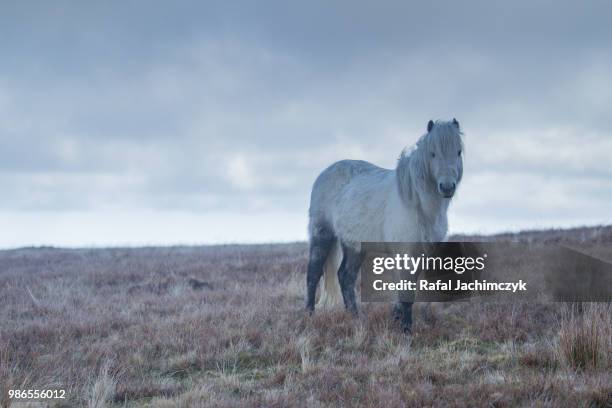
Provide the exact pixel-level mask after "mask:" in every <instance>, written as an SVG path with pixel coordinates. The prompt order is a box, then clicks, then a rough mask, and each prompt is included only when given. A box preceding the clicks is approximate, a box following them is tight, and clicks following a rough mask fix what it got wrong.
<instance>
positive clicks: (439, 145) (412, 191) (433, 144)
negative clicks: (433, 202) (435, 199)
mask: <svg viewBox="0 0 612 408" xmlns="http://www.w3.org/2000/svg"><path fill="white" fill-rule="evenodd" d="M462 135H463V132H462V131H461V129H460V128H459V126H458V125H457V124H455V123H453V122H452V121H448V122H446V121H439V120H437V121H436V122H435V123H434V126H433V128H432V129H431V131H430V132H427V133H425V134H424V135H423V136H421V137H420V138H419V140H418V141H417V142H416V143H415V145H414V146H411V147H410V148H405V149H404V150H402V153H401V154H400V157H399V159H398V161H397V168H396V174H397V182H398V188H399V192H400V196H401V197H402V200H403V201H404V203H405V204H409V203H410V202H413V203H414V199H415V196H416V195H418V194H419V193H421V192H425V191H426V190H427V188H428V186H427V183H426V180H427V171H428V166H427V157H428V155H429V152H432V151H435V152H439V151H442V150H443V149H444V147H445V146H452V145H453V144H455V143H457V142H458V143H459V146H460V148H461V149H463V138H462Z"/></svg>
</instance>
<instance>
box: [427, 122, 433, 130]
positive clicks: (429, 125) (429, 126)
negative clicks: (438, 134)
mask: <svg viewBox="0 0 612 408" xmlns="http://www.w3.org/2000/svg"><path fill="white" fill-rule="evenodd" d="M433 127H434V122H433V120H430V121H429V123H428V124H427V131H428V132H431V129H433Z"/></svg>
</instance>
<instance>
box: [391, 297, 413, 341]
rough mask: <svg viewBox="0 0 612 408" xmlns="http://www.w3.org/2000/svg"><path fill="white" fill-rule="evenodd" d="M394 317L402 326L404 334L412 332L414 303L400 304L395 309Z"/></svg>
mask: <svg viewBox="0 0 612 408" xmlns="http://www.w3.org/2000/svg"><path fill="white" fill-rule="evenodd" d="M393 317H394V318H395V320H398V321H400V322H401V324H402V330H403V331H404V333H407V334H408V333H410V332H411V330H412V302H398V303H396V304H395V307H394V308H393Z"/></svg>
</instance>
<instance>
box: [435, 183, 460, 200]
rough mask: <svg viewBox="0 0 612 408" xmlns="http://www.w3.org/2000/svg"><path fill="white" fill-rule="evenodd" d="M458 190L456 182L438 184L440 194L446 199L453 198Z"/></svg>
mask: <svg viewBox="0 0 612 408" xmlns="http://www.w3.org/2000/svg"><path fill="white" fill-rule="evenodd" d="M456 188H457V183H454V182H444V183H440V184H438V189H439V190H440V193H441V194H442V195H443V196H444V197H445V198H451V197H452V196H453V194H455V189H456Z"/></svg>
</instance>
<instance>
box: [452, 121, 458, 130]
mask: <svg viewBox="0 0 612 408" xmlns="http://www.w3.org/2000/svg"><path fill="white" fill-rule="evenodd" d="M453 125H455V127H456V128H457V129H459V122H457V119H455V118H453Z"/></svg>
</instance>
